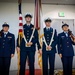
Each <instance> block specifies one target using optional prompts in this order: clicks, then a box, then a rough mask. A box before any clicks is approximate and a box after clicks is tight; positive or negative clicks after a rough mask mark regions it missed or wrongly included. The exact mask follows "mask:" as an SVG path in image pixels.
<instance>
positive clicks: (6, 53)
mask: <svg viewBox="0 0 75 75" xmlns="http://www.w3.org/2000/svg"><path fill="white" fill-rule="evenodd" d="M2 27H3V29H2V32H1V36H0V75H9V69H10V64H11V58H12V57H13V56H14V52H15V37H14V34H12V33H10V32H9V31H8V30H9V25H8V24H7V23H4V24H3V25H2Z"/></svg>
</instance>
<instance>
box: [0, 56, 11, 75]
mask: <svg viewBox="0 0 75 75" xmlns="http://www.w3.org/2000/svg"><path fill="white" fill-rule="evenodd" d="M10 62H11V58H10V57H0V75H9V69H10Z"/></svg>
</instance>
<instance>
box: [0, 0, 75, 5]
mask: <svg viewBox="0 0 75 75" xmlns="http://www.w3.org/2000/svg"><path fill="white" fill-rule="evenodd" d="M17 1H18V0H0V2H17ZM23 2H25V3H34V2H35V0H23ZM42 3H43V4H66V5H75V0H42Z"/></svg>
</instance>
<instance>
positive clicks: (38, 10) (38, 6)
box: [34, 0, 43, 75]
mask: <svg viewBox="0 0 75 75" xmlns="http://www.w3.org/2000/svg"><path fill="white" fill-rule="evenodd" d="M41 18H42V7H41V0H35V18H34V19H35V20H34V21H35V27H36V29H37V30H38V33H39V39H40V26H41V24H42V23H41V22H42V19H41ZM38 64H39V66H40V68H41V73H42V75H43V69H42V67H43V66H42V55H40V54H38Z"/></svg>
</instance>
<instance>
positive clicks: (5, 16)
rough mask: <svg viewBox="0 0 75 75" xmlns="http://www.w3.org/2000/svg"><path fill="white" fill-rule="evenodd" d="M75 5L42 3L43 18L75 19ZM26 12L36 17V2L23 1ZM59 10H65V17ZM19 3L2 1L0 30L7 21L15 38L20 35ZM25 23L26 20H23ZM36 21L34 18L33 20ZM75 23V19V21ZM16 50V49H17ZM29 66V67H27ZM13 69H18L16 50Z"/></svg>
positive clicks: (0, 4) (12, 63)
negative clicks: (59, 14)
mask: <svg viewBox="0 0 75 75" xmlns="http://www.w3.org/2000/svg"><path fill="white" fill-rule="evenodd" d="M74 8H75V6H71V5H46V4H42V11H43V19H45V18H47V17H50V18H52V19H75V16H74V15H75V9H74ZM26 12H31V13H32V15H33V17H34V4H31V3H23V5H22V13H23V16H24V15H25V13H26ZM58 12H64V13H65V17H59V16H58ZM18 16H19V14H18V3H0V30H1V28H2V24H3V23H4V22H7V23H8V24H10V29H9V31H10V32H12V33H14V34H15V38H17V35H18V29H19V26H18V23H19V20H18ZM23 23H25V21H24V20H23ZM32 23H34V19H33V20H32ZM74 24H75V21H74ZM15 51H16V50H15ZM37 60H38V58H37V56H36V63H35V65H36V68H39V66H38V65H37V64H38V63H37ZM27 68H28V67H27ZM10 69H11V70H17V53H16V52H15V57H14V58H12V61H11V67H10Z"/></svg>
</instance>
